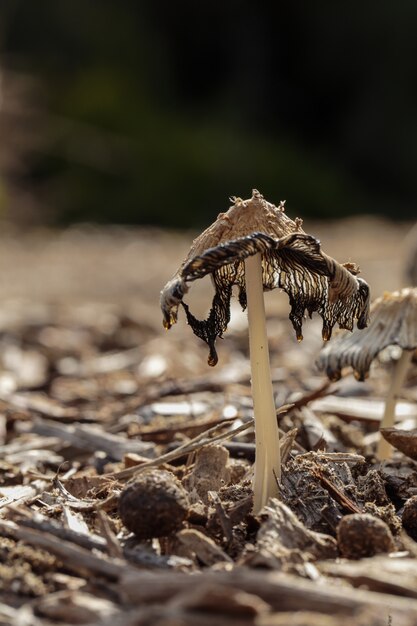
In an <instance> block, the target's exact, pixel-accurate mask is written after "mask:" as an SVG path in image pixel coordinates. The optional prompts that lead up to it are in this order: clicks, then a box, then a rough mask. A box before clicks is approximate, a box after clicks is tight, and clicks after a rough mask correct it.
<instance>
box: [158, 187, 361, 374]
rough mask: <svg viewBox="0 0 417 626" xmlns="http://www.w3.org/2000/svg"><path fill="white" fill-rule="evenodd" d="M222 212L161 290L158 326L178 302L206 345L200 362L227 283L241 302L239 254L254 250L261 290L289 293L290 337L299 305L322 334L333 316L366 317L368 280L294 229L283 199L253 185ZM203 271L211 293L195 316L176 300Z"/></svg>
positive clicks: (224, 313) (171, 319)
mask: <svg viewBox="0 0 417 626" xmlns="http://www.w3.org/2000/svg"><path fill="white" fill-rule="evenodd" d="M232 201H233V205H232V206H231V207H230V209H229V210H228V211H227V213H220V215H219V216H218V217H217V220H216V221H215V222H214V224H212V225H211V226H210V227H209V228H207V230H205V231H204V232H203V233H202V234H201V235H200V236H199V237H197V239H195V241H194V242H193V245H192V246H191V250H190V252H189V254H188V256H187V258H186V259H185V260H184V262H183V263H182V265H181V267H180V268H179V270H178V271H177V273H176V274H175V275H174V277H173V278H172V279H171V280H170V281H169V282H168V283H167V285H166V286H165V287H164V289H163V291H162V292H161V308H162V312H163V321H164V326H165V328H167V329H168V328H170V327H171V326H172V325H173V324H175V322H176V321H177V314H178V306H179V305H180V304H181V305H182V306H183V308H184V310H185V313H186V315H187V321H188V323H189V324H190V326H191V328H192V329H193V331H194V333H195V334H196V335H197V336H198V337H200V338H201V339H203V341H205V342H206V343H207V344H208V346H209V349H210V354H209V359H208V362H209V364H210V365H215V364H216V363H217V353H216V349H215V341H216V339H217V337H221V336H222V335H223V333H224V332H225V331H226V329H227V325H228V323H229V320H230V298H231V296H232V288H233V285H236V286H237V287H238V290H239V302H240V304H241V306H242V308H243V309H244V308H245V307H246V290H245V270H244V260H245V259H246V258H247V257H248V256H251V255H254V254H257V253H261V255H262V279H263V288H264V290H271V289H275V288H277V287H279V288H281V289H283V290H284V291H285V292H286V293H287V294H288V296H289V300H290V305H291V312H290V315H289V317H290V320H291V322H292V324H293V327H294V329H295V331H296V334H297V338H298V339H299V340H301V339H302V333H301V330H302V320H303V317H304V315H305V313H306V312H307V313H308V314H309V315H310V316H311V315H312V313H313V312H314V311H317V312H318V313H319V314H320V316H321V317H322V319H323V331H322V334H323V339H325V340H327V339H329V338H330V336H331V332H332V328H333V326H334V325H335V324H336V323H337V324H339V327H340V328H346V329H349V330H352V329H353V325H354V321H355V320H357V326H358V328H364V327H365V326H366V325H367V323H368V312H369V287H368V285H367V283H366V282H365V281H364V280H361V279H360V278H357V277H356V274H357V273H358V268H357V267H356V266H355V265H354V264H352V263H347V264H345V265H340V264H339V263H338V262H337V261H335V260H334V259H332V258H331V257H329V256H327V255H326V254H324V253H323V252H322V251H321V248H320V242H319V241H318V240H317V239H315V238H314V237H312V236H311V235H307V234H306V233H305V232H304V231H303V230H302V228H301V224H302V220H300V219H299V218H296V220H295V221H293V220H291V219H290V218H289V217H288V216H287V215H286V214H285V209H284V203H283V202H281V203H280V205H279V206H278V207H276V206H274V205H273V204H271V203H269V202H267V201H266V200H265V199H264V198H263V196H262V195H261V194H260V193H259V192H258V191H256V190H254V191H253V192H252V197H251V198H250V199H248V200H242V199H241V198H232ZM206 274H211V276H212V280H213V284H214V289H215V294H214V298H213V303H212V308H211V311H210V314H209V316H208V318H207V319H206V320H203V321H202V320H197V319H196V318H195V317H194V316H193V315H192V313H191V312H190V311H189V308H188V306H187V305H186V304H185V302H183V297H184V295H185V294H186V293H187V291H188V289H189V283H190V282H192V281H194V280H196V279H198V278H202V277H203V276H205V275H206Z"/></svg>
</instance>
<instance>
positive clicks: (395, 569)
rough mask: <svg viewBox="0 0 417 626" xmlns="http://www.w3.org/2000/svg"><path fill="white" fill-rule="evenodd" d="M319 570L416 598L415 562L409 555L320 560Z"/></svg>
mask: <svg viewBox="0 0 417 626" xmlns="http://www.w3.org/2000/svg"><path fill="white" fill-rule="evenodd" d="M318 568H319V570H320V571H321V572H322V573H323V574H326V575H327V576H334V577H336V578H344V579H345V580H347V581H349V583H350V584H351V585H353V586H354V587H361V586H366V588H367V589H369V590H370V591H377V592H381V593H391V594H393V595H397V596H404V597H407V598H417V563H416V560H415V559H410V558H399V559H398V558H397V559H396V558H390V557H379V556H378V557H374V558H367V559H362V560H360V561H345V562H337V561H323V562H321V563H319V564H318Z"/></svg>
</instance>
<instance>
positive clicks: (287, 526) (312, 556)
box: [245, 498, 337, 569]
mask: <svg viewBox="0 0 417 626" xmlns="http://www.w3.org/2000/svg"><path fill="white" fill-rule="evenodd" d="M260 518H261V520H262V523H261V527H260V529H259V531H258V534H257V537H256V546H255V549H254V552H250V553H249V555H248V558H247V559H246V561H245V562H246V563H248V564H250V565H251V566H252V567H262V566H263V567H269V568H272V569H282V567H284V566H286V565H288V566H289V567H292V566H293V565H294V561H297V560H298V559H297V557H299V555H300V552H301V553H303V561H304V562H307V561H311V560H316V559H330V558H335V557H336V556H337V543H336V540H335V539H334V538H333V537H331V536H330V535H325V534H323V533H317V532H314V531H313V530H310V529H308V528H306V526H304V524H303V523H302V522H301V521H300V520H299V519H298V518H297V517H296V515H295V514H294V513H293V512H292V511H291V509H290V508H289V507H287V506H286V505H285V504H283V502H281V501H280V500H277V499H276V498H270V500H269V501H268V504H267V506H265V507H264V508H263V509H262V510H261V513H260ZM303 564H304V563H303ZM298 567H300V564H298Z"/></svg>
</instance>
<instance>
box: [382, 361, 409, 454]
mask: <svg viewBox="0 0 417 626" xmlns="http://www.w3.org/2000/svg"><path fill="white" fill-rule="evenodd" d="M412 356H413V351H412V350H403V351H402V354H401V356H400V358H399V359H398V361H397V362H396V364H395V365H394V371H393V375H392V379H391V383H390V386H389V389H388V395H387V399H386V401H385V409H384V415H383V417H382V421H381V426H380V428H392V427H393V426H394V422H395V406H396V404H397V396H398V392H399V391H400V389H401V387H402V385H403V382H404V380H405V377H406V374H407V370H408V366H409V365H410V363H411V358H412ZM391 452H392V446H391V445H390V444H389V443H388V441H386V440H385V439H384V438H383V437H382V436H381V435H380V438H379V441H378V446H377V453H376V454H377V457H378V459H380V460H381V461H384V460H386V459H389V458H390V457H391Z"/></svg>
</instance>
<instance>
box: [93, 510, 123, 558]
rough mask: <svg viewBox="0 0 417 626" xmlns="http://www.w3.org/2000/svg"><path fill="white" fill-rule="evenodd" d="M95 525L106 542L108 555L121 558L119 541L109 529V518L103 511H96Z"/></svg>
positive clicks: (121, 551) (121, 552)
mask: <svg viewBox="0 0 417 626" xmlns="http://www.w3.org/2000/svg"><path fill="white" fill-rule="evenodd" d="M96 519H97V526H98V527H99V530H100V531H101V534H102V535H103V537H104V539H105V540H106V543H107V552H108V553H109V555H110V556H114V557H116V558H119V559H122V558H123V550H122V547H121V545H120V543H119V542H118V540H117V537H116V535H115V534H114V532H113V531H112V529H111V526H110V522H109V518H108V517H107V515H106V513H105V512H104V511H101V510H98V511H97V518H96Z"/></svg>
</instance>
